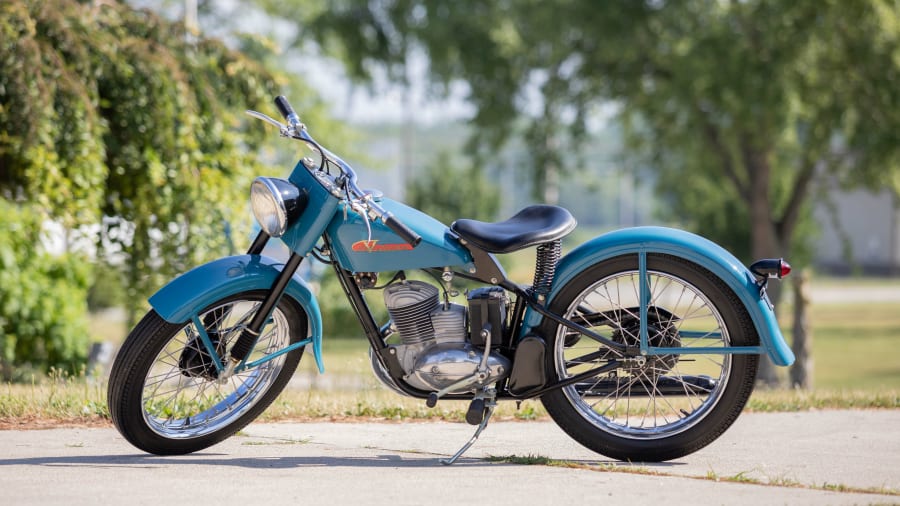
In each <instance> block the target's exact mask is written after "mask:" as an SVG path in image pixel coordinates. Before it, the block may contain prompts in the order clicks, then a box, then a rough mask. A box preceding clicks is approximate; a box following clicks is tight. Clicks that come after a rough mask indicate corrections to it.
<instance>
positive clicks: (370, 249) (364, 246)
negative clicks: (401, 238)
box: [350, 239, 413, 253]
mask: <svg viewBox="0 0 900 506" xmlns="http://www.w3.org/2000/svg"><path fill="white" fill-rule="evenodd" d="M350 249H352V250H353V251H361V252H363V253H374V252H376V251H409V250H411V249H413V247H412V245H411V244H408V243H405V242H401V243H394V244H378V240H376V239H373V240H371V241H356V242H355V243H353V245H352V246H350Z"/></svg>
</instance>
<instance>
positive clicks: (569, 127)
mask: <svg viewBox="0 0 900 506" xmlns="http://www.w3.org/2000/svg"><path fill="white" fill-rule="evenodd" d="M292 4H293V5H295V6H301V5H302V7H303V11H297V12H295V13H293V14H298V15H299V14H301V12H305V13H306V16H307V18H306V19H305V21H304V24H306V25H307V26H309V27H310V29H309V30H308V31H307V32H301V37H303V36H305V35H307V34H311V35H312V36H314V37H315V38H316V39H317V40H319V41H320V44H321V45H322V47H324V48H326V49H331V50H332V52H333V53H335V54H338V55H339V56H341V57H343V58H344V59H345V60H346V61H347V62H348V68H349V69H350V71H351V72H352V73H353V74H354V75H357V76H360V77H363V78H365V77H366V76H368V75H369V74H370V73H371V71H372V69H373V68H375V67H381V68H388V69H393V68H398V67H402V65H403V63H404V62H405V61H406V58H407V55H408V54H409V53H410V51H423V52H424V53H426V54H427V56H428V58H429V59H430V64H431V68H430V69H431V74H430V75H431V79H432V81H433V83H435V84H437V85H439V86H440V85H444V84H446V83H448V82H451V81H454V80H460V81H463V82H465V83H467V84H468V86H469V91H470V96H469V98H470V100H471V101H472V103H473V104H474V105H476V106H477V108H478V112H477V114H476V115H475V117H474V118H473V123H474V124H475V125H476V126H478V127H479V128H480V130H481V132H480V135H479V137H478V139H479V140H481V141H487V143H488V145H497V144H498V143H500V142H502V141H504V140H505V139H506V138H507V136H508V135H509V132H511V131H513V129H512V128H511V126H512V125H513V124H514V123H513V121H514V120H515V119H516V118H525V119H526V121H527V123H528V125H529V126H528V127H527V128H526V130H525V132H524V135H525V138H526V139H527V141H528V145H529V146H530V148H531V149H532V159H533V164H532V167H531V168H532V171H533V176H534V179H535V181H536V185H535V186H536V187H538V188H540V187H547V185H546V183H547V182H552V181H553V179H554V178H553V177H548V174H550V175H552V173H553V172H555V171H558V170H564V169H565V165H564V164H565V158H564V157H562V156H561V153H563V152H565V151H567V150H570V149H577V148H578V147H579V145H580V144H581V142H583V140H584V139H585V136H584V132H585V131H586V125H587V123H586V122H587V121H588V119H589V118H590V117H591V115H592V114H591V113H592V109H593V108H595V107H597V106H598V104H601V103H610V102H611V103H614V104H617V105H618V106H619V107H620V119H621V120H622V121H623V123H624V125H625V126H626V127H627V136H628V139H629V147H630V150H629V154H630V156H631V157H633V158H634V159H636V160H637V161H638V162H640V164H641V165H645V166H649V167H651V168H652V169H653V170H654V171H656V172H657V173H658V174H659V179H658V181H659V193H660V194H661V195H662V196H663V197H664V198H666V199H667V200H668V202H669V203H670V204H671V208H672V210H673V211H674V216H675V217H677V218H679V219H680V220H681V221H682V222H683V223H685V224H687V225H688V226H689V227H691V228H694V229H695V230H697V231H699V232H700V233H702V234H704V235H706V236H709V237H711V238H712V239H714V240H716V241H718V242H722V243H724V244H725V245H726V246H727V247H729V248H730V249H732V250H733V251H734V252H735V253H736V254H738V255H739V256H741V257H743V258H744V259H750V258H752V257H756V258H759V257H767V256H782V255H784V256H790V255H791V254H793V253H794V252H796V251H798V248H799V247H801V246H803V245H804V244H803V239H804V238H805V237H807V236H805V235H804V233H803V231H804V230H806V229H807V228H808V227H806V226H805V225H804V217H805V216H808V212H809V207H810V206H809V203H810V199H811V198H812V196H814V195H815V194H816V192H817V191H822V190H823V189H824V188H825V187H826V184H821V183H822V182H823V181H826V180H827V181H829V182H831V181H834V180H837V181H838V182H840V183H842V184H845V185H867V186H870V187H875V188H878V187H885V186H888V187H892V188H893V189H894V191H896V190H897V181H898V179H897V174H898V170H897V169H898V167H900V143H898V142H897V132H898V131H900V7H898V4H897V3H896V2H893V1H890V0H869V1H863V0H848V1H844V0H825V1H822V0H798V1H794V2H779V1H774V0H747V1H732V2H725V1H721V0H692V1H683V2H676V1H666V0H661V1H651V0H647V1H643V2H642V1H634V0H613V1H605V2H594V1H590V0H569V1H565V2H539V1H533V0H504V1H498V2H479V1H476V0H460V1H455V2H440V1H434V0H384V1H370V0H342V1H340V2H336V3H335V2H329V3H328V7H327V8H322V7H321V5H322V4H321V3H317V2H311V1H310V0H295V1H294V2H292ZM310 4H317V5H319V8H315V7H310ZM334 47H337V48H339V50H338V51H335V50H334V49H333V48H334ZM396 74H400V73H396Z"/></svg>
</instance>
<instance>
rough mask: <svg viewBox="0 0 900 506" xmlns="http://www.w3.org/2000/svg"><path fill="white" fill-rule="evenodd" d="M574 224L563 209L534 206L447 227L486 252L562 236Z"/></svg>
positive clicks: (534, 244) (461, 221)
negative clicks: (499, 217)
mask: <svg viewBox="0 0 900 506" xmlns="http://www.w3.org/2000/svg"><path fill="white" fill-rule="evenodd" d="M575 225H576V221H575V218H574V217H572V214H571V213H569V211H567V210H566V209H563V208H562V207H558V206H548V205H536V206H528V207H526V208H525V209H522V210H521V211H519V212H518V213H516V214H515V216H513V217H512V218H510V219H508V220H506V221H500V222H496V223H485V222H483V221H477V220H469V219H459V220H456V221H454V222H453V223H452V224H451V225H450V230H452V231H453V232H454V233H456V235H458V236H459V237H460V238H462V239H465V240H466V241H468V242H470V243H472V244H474V245H475V246H478V247H479V248H481V249H483V250H484V251H487V252H488V253H511V252H513V251H518V250H520V249H524V248H527V247H529V246H536V245H538V244H543V243H545V242H550V241H555V240H557V239H562V238H563V237H565V236H566V235H568V234H569V232H571V231H572V230H574V229H575Z"/></svg>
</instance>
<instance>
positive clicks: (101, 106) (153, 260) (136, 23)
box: [0, 0, 303, 342]
mask: <svg viewBox="0 0 900 506" xmlns="http://www.w3.org/2000/svg"><path fill="white" fill-rule="evenodd" d="M254 50H255V51H256V52H257V54H259V55H261V54H263V53H264V52H265V46H264V45H262V44H257V45H256V46H254ZM0 62H2V68H3V71H2V73H0V196H2V197H3V199H4V200H6V201H12V202H17V203H19V204H17V205H21V206H23V207H22V209H28V210H29V211H28V212H25V211H22V212H21V213H19V214H16V215H15V216H10V215H9V214H7V213H4V216H3V217H2V218H0V220H2V221H3V223H4V225H6V226H7V227H11V226H12V224H14V223H15V221H16V220H22V219H25V217H26V216H28V215H29V214H30V213H34V216H30V217H29V218H28V219H31V220H36V223H44V222H45V220H51V221H53V222H56V223H59V224H62V225H63V226H64V228H65V229H66V230H67V231H68V232H67V234H66V237H67V239H68V240H69V244H68V246H69V247H70V248H73V247H74V246H73V245H75V244H78V239H79V236H80V237H81V239H83V240H84V239H86V240H88V241H89V242H94V243H96V244H98V245H99V246H100V247H99V248H98V250H97V251H98V254H99V255H100V256H101V257H103V259H104V260H105V261H107V262H110V263H116V264H122V265H123V267H124V272H125V273H126V277H127V278H128V292H127V298H126V300H124V301H121V302H122V303H123V304H124V305H126V306H127V307H128V308H129V309H130V310H131V314H132V318H131V319H132V320H133V319H134V316H133V315H134V314H135V311H136V310H137V309H139V308H140V306H141V305H142V302H141V301H142V300H143V298H144V297H145V296H146V295H148V294H149V293H150V292H151V291H152V290H153V289H155V288H156V287H158V286H159V285H160V284H161V283H162V281H164V280H165V279H168V278H169V277H171V276H172V274H174V273H176V272H181V271H184V270H186V269H187V268H189V267H191V266H193V265H196V264H197V263H199V262H201V261H203V260H205V259H208V258H209V257H211V256H219V255H221V254H223V253H225V252H226V251H227V247H226V242H227V240H228V238H227V236H226V234H224V233H223V232H224V227H225V224H226V223H233V224H234V225H235V227H236V229H237V230H238V231H239V232H238V233H240V232H242V231H245V230H246V227H247V226H249V220H248V219H247V207H246V204H245V202H246V201H247V198H246V191H247V187H248V186H249V182H250V179H251V177H252V176H253V175H254V174H255V173H258V172H260V171H259V168H260V167H259V165H258V163H257V162H256V161H255V160H256V155H257V152H256V150H257V148H258V147H259V146H260V143H261V141H262V138H263V135H264V127H263V126H262V125H261V124H260V123H259V122H252V121H248V120H245V119H244V118H245V116H244V115H243V111H244V110H245V109H247V108H254V109H258V110H266V109H269V108H271V107H270V106H269V105H268V104H269V103H270V102H269V101H270V99H271V97H272V96H274V95H275V94H277V93H276V90H277V89H278V88H279V87H280V86H282V85H284V84H285V82H284V81H283V80H282V79H281V78H280V77H279V76H278V75H277V74H275V73H273V72H270V71H269V70H267V69H266V68H265V67H264V66H263V64H262V63H260V61H259V60H257V59H251V58H247V57H245V56H243V55H242V54H241V53H239V52H237V51H235V50H232V49H230V48H229V47H227V46H226V45H225V44H224V43H222V42H220V41H218V40H213V39H205V38H202V37H191V38H188V37H186V36H185V30H184V29H183V27H182V26H181V25H180V24H178V23H171V22H168V21H165V20H163V19H161V18H159V17H158V16H156V15H154V14H153V13H151V12H149V11H143V10H133V9H132V8H130V7H128V6H127V5H125V4H124V3H117V2H81V1H75V0H35V1H30V2H3V3H2V4H0ZM295 101H298V102H301V101H303V99H301V100H297V99H296V98H295ZM5 205H6V204H5ZM97 225H100V229H101V232H100V234H99V238H98V237H97V234H96V230H97ZM32 232H34V231H33V230H32ZM17 237H21V236H17ZM38 238H39V236H38V234H32V235H31V236H30V242H28V241H25V242H22V241H18V242H15V243H12V244H14V245H16V248H19V249H16V250H15V252H12V253H10V254H13V253H14V258H15V259H16V261H17V262H19V261H22V260H24V259H25V258H26V256H27V255H26V256H22V255H24V254H25V253H24V252H27V251H29V250H34V249H39V243H40V241H39V240H38ZM7 251H12V250H7ZM36 259H40V261H41V262H45V263H48V265H50V264H52V265H56V264H60V265H58V266H57V267H54V268H56V269H62V270H65V269H66V268H71V269H73V270H72V272H71V273H70V274H68V275H67V276H68V278H67V277H66V276H58V278H59V279H58V280H59V281H65V279H69V278H72V279H75V278H77V277H78V276H76V275H75V274H74V272H75V270H77V269H76V267H75V266H74V265H69V264H67V263H66V262H68V260H66V259H65V257H62V258H60V259H58V260H53V259H51V258H49V257H47V256H46V255H43V254H39V255H36V256H34V257H33V258H32V260H34V261H37V260H36ZM63 264H65V265H69V267H64V266H63ZM47 268H48V269H49V268H50V267H47ZM23 272H24V270H23ZM79 279H80V278H79ZM82 284H83V282H82V281H80V280H79V281H78V282H74V283H73V284H71V287H72V289H73V290H76V289H77V290H82V291H83V286H82ZM61 289H62V290H64V289H65V288H61ZM11 290H12V289H11V288H10V284H8V283H5V282H4V283H3V285H2V288H0V291H2V292H3V297H6V298H10V297H13V296H14V294H13V292H12V291H11ZM47 292H51V293H50V294H45V296H46V300H48V301H52V300H55V299H54V297H55V295H53V294H52V292H53V291H52V290H49V289H48V290H47ZM69 295H74V294H72V293H70V294H69ZM83 299H84V297H81V299H80V300H82V301H83ZM29 300H30V299H29ZM23 303H24V302H23ZM34 304H37V306H34V308H37V307H38V306H40V307H43V305H44V304H45V302H40V303H39V302H34ZM34 308H32V309H34ZM10 314H19V315H21V314H25V313H10ZM28 314H31V316H34V315H33V314H32V313H28ZM4 317H8V316H6V315H4ZM79 325H80V324H79ZM45 327H46V326H45ZM73 328H78V327H77V326H76V327H73ZM57 330H58V329H57ZM81 330H83V329H81ZM7 332H8V329H6V328H4V333H5V334H6V333H7ZM43 332H44V334H43V335H44V336H45V337H46V339H48V342H49V341H52V340H53V339H56V338H57V337H58V336H60V334H53V332H54V331H53V330H51V329H49V328H45V329H44V330H43ZM29 335H38V334H29ZM8 336H9V334H7V337H8ZM54 336H56V337H54ZM19 338H21V339H24V338H25V337H24V336H19Z"/></svg>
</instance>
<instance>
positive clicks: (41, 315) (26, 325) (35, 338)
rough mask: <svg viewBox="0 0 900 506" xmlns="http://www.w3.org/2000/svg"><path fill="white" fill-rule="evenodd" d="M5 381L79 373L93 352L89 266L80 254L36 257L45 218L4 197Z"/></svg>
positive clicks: (1, 328)
mask: <svg viewBox="0 0 900 506" xmlns="http://www.w3.org/2000/svg"><path fill="white" fill-rule="evenodd" d="M0 213H2V216H3V219H2V220H0V378H2V379H3V380H4V381H9V380H27V379H29V378H28V374H29V373H33V372H38V373H40V372H44V371H47V370H49V369H50V368H57V369H60V370H66V371H77V370H78V367H79V366H80V365H81V364H83V363H84V360H85V359H86V358H87V352H88V339H87V324H86V322H85V320H84V314H85V312H86V311H87V307H86V295H87V287H88V279H89V274H90V268H89V266H88V265H87V264H86V263H85V262H84V261H83V259H82V258H79V257H78V256H77V255H72V254H66V255H60V256H51V255H49V254H47V253H35V251H34V249H35V248H34V242H35V238H36V237H39V236H40V235H41V228H42V223H41V219H40V218H39V216H40V214H39V213H35V212H32V211H31V210H29V209H27V206H21V205H16V204H12V203H10V202H8V201H6V200H5V199H0Z"/></svg>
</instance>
